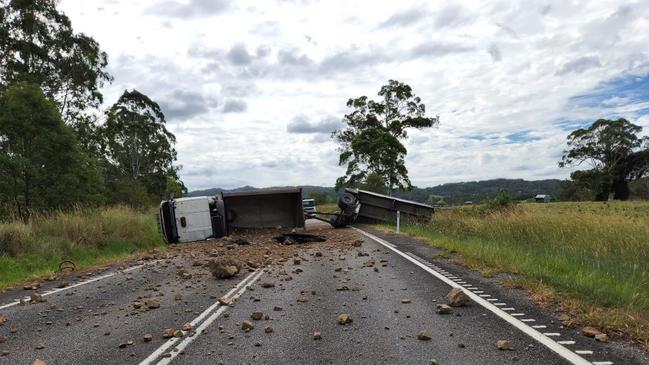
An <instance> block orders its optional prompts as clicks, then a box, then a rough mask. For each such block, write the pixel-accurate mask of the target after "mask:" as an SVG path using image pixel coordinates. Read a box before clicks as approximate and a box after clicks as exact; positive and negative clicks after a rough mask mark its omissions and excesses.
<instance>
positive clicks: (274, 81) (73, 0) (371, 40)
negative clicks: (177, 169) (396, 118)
mask: <svg viewBox="0 0 649 365" xmlns="http://www.w3.org/2000/svg"><path fill="white" fill-rule="evenodd" d="M642 5H643V4H641V3H640V2H638V3H629V4H625V5H620V3H619V1H614V0H602V1H597V2H593V1H575V2H572V1H571V2H567V1H546V2H543V4H541V5H531V4H528V3H527V2H520V1H513V0H512V1H504V0H503V1H495V2H494V1H486V0H485V1H482V0H463V1H458V2H454V3H453V5H451V6H449V5H448V4H447V2H445V1H441V0H438V1H427V2H419V1H405V2H388V1H386V2H383V3H381V4H377V2H376V1H371V0H367V1H345V0H332V1H322V2H314V1H281V2H274V1H254V0H244V1H239V2H236V3H230V2H226V1H212V0H163V1H158V2H151V1H148V0H110V1H100V0H96V1H91V0H62V1H61V4H60V7H61V8H62V10H63V11H64V12H65V13H66V14H68V15H69V16H70V18H71V20H72V23H73V27H74V29H75V30H77V31H82V32H84V33H86V34H89V35H91V36H93V37H94V38H95V39H96V40H97V41H98V42H99V43H100V44H101V47H102V48H103V49H104V50H105V51H107V52H108V54H109V62H110V71H111V73H113V75H114V76H115V81H114V83H113V84H112V85H110V86H107V87H106V88H104V90H103V91H104V94H105V100H106V103H107V104H110V103H112V102H114V101H115V100H116V99H117V97H118V96H119V94H121V92H122V91H123V90H124V89H125V88H128V89H131V88H137V89H138V90H140V91H142V92H144V93H146V94H147V95H149V96H151V97H152V98H153V99H154V100H156V101H158V102H159V103H160V104H161V105H162V107H163V110H164V111H165V112H166V113H167V115H168V119H169V127H170V130H171V131H172V132H173V133H175V134H176V136H177V138H178V145H177V149H178V158H179V163H180V164H182V165H183V170H182V172H181V177H182V178H183V179H184V180H185V182H186V183H187V185H188V186H189V187H190V189H198V188H206V187H213V186H238V185H244V184H250V185H255V186H271V185H287V184H323V185H332V184H333V183H334V181H335V178H336V177H338V176H339V175H341V174H342V173H343V171H344V169H343V168H342V167H338V166H337V165H336V163H337V151H336V146H335V144H334V143H333V142H332V141H331V140H330V139H328V138H326V133H317V132H323V131H325V130H328V129H330V127H332V126H333V125H334V121H339V120H340V119H342V116H343V115H344V114H345V113H346V112H347V109H346V107H345V102H346V101H347V99H348V98H351V97H357V96H360V95H368V96H370V97H375V96H376V92H378V90H379V88H380V87H381V85H383V84H384V83H385V82H386V81H387V80H389V79H398V80H400V81H403V82H406V83H408V84H410V85H411V86H412V87H413V90H414V92H415V93H416V94H417V95H419V96H420V97H421V98H422V100H423V101H424V102H425V103H426V107H427V110H428V111H429V113H430V114H431V115H440V117H441V123H442V124H441V125H440V126H439V128H435V129H429V130H424V131H412V132H411V133H410V135H411V140H409V141H408V142H407V143H406V145H407V147H408V150H409V155H408V158H407V167H408V169H409V172H410V176H411V180H412V181H413V183H414V184H416V185H419V186H429V185H433V184H438V183H444V182H452V181H462V180H480V179H487V178H496V177H512V178H527V179H535V178H548V177H567V176H568V174H569V171H566V170H561V169H559V168H558V167H557V160H558V158H559V156H560V154H561V151H562V150H563V148H564V143H565V136H566V134H567V131H566V130H564V129H562V128H565V126H562V125H560V124H559V123H558V121H560V120H563V121H570V120H576V121H584V120H585V121H588V120H595V119H597V118H599V117H602V116H607V115H611V114H619V115H625V116H629V117H630V118H632V119H633V118H636V117H638V115H639V114H640V113H641V111H642V110H643V108H646V107H647V104H646V101H645V100H638V99H637V97H633V98H630V97H629V96H628V95H623V93H622V92H620V93H613V94H611V95H608V94H607V95H605V96H604V97H602V98H601V100H599V99H598V100H599V102H598V103H595V104H588V105H587V104H580V103H576V102H575V98H574V97H575V96H579V95H582V94H585V93H589V92H590V91H592V90H594V89H596V88H597V87H598V86H599V85H601V83H602V82H606V81H610V80H613V79H616V78H619V77H624V76H625V75H630V74H635V75H637V76H641V77H642V76H645V75H646V73H647V72H649V51H647V49H646V44H647V41H648V40H649V23H648V22H646V21H645V19H647V17H648V16H649V8H648V7H646V6H642ZM99 8H103V10H99ZM645 95H646V94H645ZM225 111H228V112H227V113H224V112H225ZM296 116H304V121H302V122H299V121H298V122H296V121H295V120H294V119H293V118H295V117H296ZM637 120H638V121H639V123H640V124H642V125H645V126H646V125H648V124H649V122H648V121H647V117H646V116H640V117H638V119H637ZM297 131H302V132H301V133H300V132H297ZM521 132H526V133H527V134H529V135H530V136H534V138H532V139H529V140H526V139H523V140H518V141H517V140H516V139H513V140H512V139H510V138H507V136H508V135H511V134H515V133H521Z"/></svg>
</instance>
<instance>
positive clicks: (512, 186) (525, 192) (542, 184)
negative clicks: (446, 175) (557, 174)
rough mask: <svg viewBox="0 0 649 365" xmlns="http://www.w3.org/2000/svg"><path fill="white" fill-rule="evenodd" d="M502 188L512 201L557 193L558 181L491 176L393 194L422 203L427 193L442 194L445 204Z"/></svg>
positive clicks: (488, 195)
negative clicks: (491, 177) (490, 178)
mask: <svg viewBox="0 0 649 365" xmlns="http://www.w3.org/2000/svg"><path fill="white" fill-rule="evenodd" d="M501 190H502V191H505V192H507V194H509V196H510V197H511V198H512V199H514V200H525V199H529V198H532V197H534V196H535V195H536V194H550V195H552V196H554V197H557V196H558V195H559V192H560V190H561V180H558V179H548V180H533V181H529V180H523V179H494V180H483V181H468V182H460V183H450V184H443V185H437V186H434V187H431V188H413V189H412V191H407V192H396V193H395V194H394V195H395V196H397V197H400V198H404V199H410V200H414V201H420V202H426V200H427V199H428V196H429V195H440V196H443V197H444V200H445V201H446V203H447V204H451V205H456V204H463V203H464V202H466V201H472V202H474V203H479V202H482V201H484V200H486V199H491V198H493V197H494V196H496V195H497V194H498V193H499V192H500V191H501Z"/></svg>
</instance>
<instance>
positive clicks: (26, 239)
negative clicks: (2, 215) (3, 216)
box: [0, 222, 33, 256]
mask: <svg viewBox="0 0 649 365" xmlns="http://www.w3.org/2000/svg"><path fill="white" fill-rule="evenodd" d="M32 240H33V234H32V230H31V226H30V225H25V224H22V223H19V222H14V223H4V224H0V255H1V254H6V255H10V256H16V255H18V254H19V253H20V252H21V251H22V250H23V248H24V247H25V246H27V245H28V244H29V243H30V242H31V241H32Z"/></svg>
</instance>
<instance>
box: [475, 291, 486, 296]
mask: <svg viewBox="0 0 649 365" xmlns="http://www.w3.org/2000/svg"><path fill="white" fill-rule="evenodd" d="M473 292H474V293H476V294H482V293H484V292H483V291H482V290H474V291H473ZM481 296H482V295H481Z"/></svg>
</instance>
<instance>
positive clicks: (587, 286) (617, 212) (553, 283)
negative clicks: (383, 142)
mask: <svg viewBox="0 0 649 365" xmlns="http://www.w3.org/2000/svg"><path fill="white" fill-rule="evenodd" d="M403 231H404V232H406V233H408V234H411V235H414V236H419V237H422V238H425V239H426V240H427V241H428V242H430V243H431V244H433V245H435V246H438V247H442V248H445V249H446V250H447V252H448V254H449V255H450V257H452V258H453V259H455V260H457V261H459V262H460V263H462V264H464V265H466V266H469V267H471V268H475V269H478V270H480V271H481V272H483V273H485V274H494V273H496V272H506V273H514V274H518V275H513V279H512V280H510V281H509V284H510V285H513V286H521V287H525V288H528V289H530V290H531V292H532V295H533V296H535V297H536V299H538V300H539V301H543V302H548V303H553V304H557V305H559V306H561V307H563V309H564V310H567V311H569V312H571V313H572V314H573V315H574V316H575V318H576V319H577V320H578V321H580V322H583V323H589V324H593V325H597V326H600V327H603V328H606V329H608V330H609V331H612V332H624V333H626V334H629V335H630V336H632V337H633V338H635V339H636V340H639V341H641V342H643V343H644V345H645V346H647V348H649V203H648V202H611V203H601V202H600V203H551V204H535V203H529V204H520V205H518V206H516V207H514V208H512V209H506V210H502V211H495V212H493V211H492V212H489V211H486V210H485V209H483V208H482V207H479V206H474V207H457V208H449V209H443V210H439V211H438V212H437V213H436V214H435V216H434V218H433V220H432V222H431V223H430V224H426V225H416V226H408V227H404V228H403ZM454 253H457V254H459V256H458V255H455V256H454V255H452V254H454Z"/></svg>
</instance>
